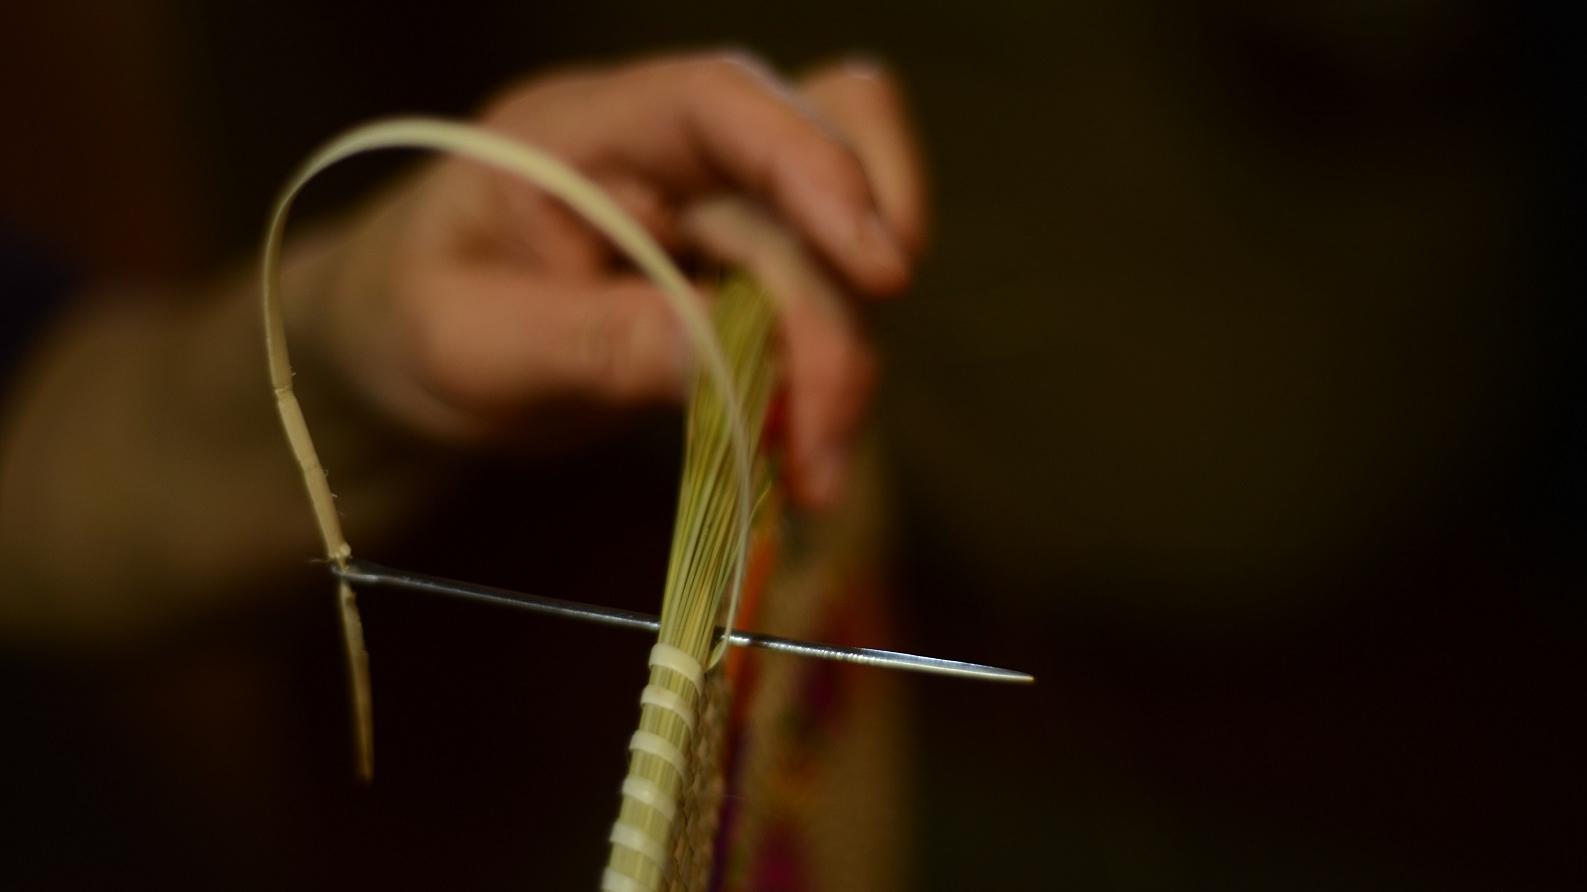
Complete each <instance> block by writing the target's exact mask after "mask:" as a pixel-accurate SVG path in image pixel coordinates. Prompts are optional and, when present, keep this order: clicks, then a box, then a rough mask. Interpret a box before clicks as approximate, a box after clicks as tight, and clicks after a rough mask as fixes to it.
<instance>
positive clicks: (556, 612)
mask: <svg viewBox="0 0 1587 892" xmlns="http://www.w3.org/2000/svg"><path fill="white" fill-rule="evenodd" d="M331 572H332V573H334V574H335V575H337V576H340V577H341V578H343V579H345V580H347V581H348V582H352V583H356V584H358V585H372V586H384V587H386V588H398V589H407V590H409V591H416V592H428V593H430V594H436V595H446V596H448V597H453V598H459V599H461V600H465V601H478V602H481V603H485V604H496V605H499V606H503V607H514V608H517V609H519V610H528V611H531V612H534V613H543V614H546V615H548V616H558V617H562V618H564V619H574V620H579V621H581V622H587V623H597V624H599V625H604V626H618V627H620V628H624V629H644V630H646V631H650V632H655V631H659V630H660V629H661V620H660V619H659V618H657V617H655V616H653V615H651V614H648V613H638V612H636V611H633V610H622V609H619V608H616V607H600V606H597V605H594V604H581V603H579V602H578V601H564V600H561V599H560V598H546V597H542V596H540V595H529V594H524V593H523V592H514V591H508V590H507V589H499V588H492V587H491V586H488V585H477V584H475V583H472V582H457V581H455V580H451V579H442V578H440V577H436V576H426V575H424V574H422V573H413V572H411V571H408V570H393V569H391V568H389V567H382V566H380V565H379V564H374V563H371V562H369V561H362V560H353V561H350V562H348V565H347V568H346V569H345V570H344V569H340V568H336V567H332V568H331ZM727 641H728V643H729V644H733V645H736V646H738V647H760V648H764V649H766V650H773V651H778V652H780V653H790V654H798V655H800V656H805V657H819V658H821V659H823V660H837V661H838V662H841V663H859V664H861V665H864V666H881V667H883V668H887V669H904V670H908V671H910V672H929V673H932V674H935V675H951V676H955V677H957V678H973V679H979V680H981V681H1000V682H1012V683H1015V684H1029V683H1031V682H1033V681H1035V680H1036V679H1035V677H1034V676H1031V675H1028V674H1026V673H1024V672H1015V671H1014V670H1012V669H999V668H998V667H996V666H983V665H981V664H980V663H964V662H960V661H958V660H944V659H941V658H938V657H923V656H919V655H917V654H906V653H900V652H898V651H893V650H878V649H876V648H871V647H840V646H838V645H835V644H817V643H814V642H810V641H798V640H795V639H792V638H782V637H779V636H777V635H761V634H758V633H755V632H744V631H740V630H738V629H734V630H732V631H730V632H728V634H727Z"/></svg>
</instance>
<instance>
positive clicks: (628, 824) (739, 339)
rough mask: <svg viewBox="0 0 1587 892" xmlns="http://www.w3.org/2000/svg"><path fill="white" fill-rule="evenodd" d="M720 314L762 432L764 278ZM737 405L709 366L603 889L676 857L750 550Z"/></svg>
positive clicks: (738, 281) (643, 883)
mask: <svg viewBox="0 0 1587 892" xmlns="http://www.w3.org/2000/svg"><path fill="white" fill-rule="evenodd" d="M712 316H713V317H714V319H715V322H716V328H717V334H718V336H719V337H720V338H721V342H722V346H723V351H724V352H725V353H726V354H727V360H728V365H729V367H730V369H731V371H732V374H733V380H734V383H735V385H736V386H737V388H738V390H737V393H738V398H739V404H740V405H741V406H742V407H743V409H744V412H745V413H746V414H745V415H744V416H743V421H744V422H745V423H746V424H747V425H748V428H749V429H750V430H753V431H757V432H758V431H759V430H760V429H761V427H762V424H763V422H764V419H765V414H766V406H767V403H768V402H769V400H770V396H771V389H772V365H771V362H770V357H769V355H768V353H769V350H768V347H769V343H770V340H771V331H772V323H773V320H774V315H773V309H772V305H771V302H770V301H769V300H768V299H767V297H766V295H765V293H764V292H763V291H761V290H760V289H759V288H758V287H757V286H755V285H753V284H751V283H750V282H749V281H748V280H746V279H744V278H742V277H738V278H734V279H731V280H729V281H728V282H727V283H726V284H725V285H724V287H723V288H722V289H721V291H720V293H719V294H718V296H717V299H716V303H715V305H714V306H713V308H712ZM727 405H728V401H727V400H726V399H725V398H724V395H723V394H722V393H721V392H720V391H719V390H718V388H717V387H716V384H715V382H714V381H713V380H712V379H709V378H704V377H702V378H700V379H699V381H698V382H697V383H696V384H695V387H694V391H693V394H692V396H691V398H690V400H689V409H688V427H687V430H686V434H685V439H684V442H685V446H684V457H683V481H682V484H681V486H680V487H679V491H678V519H677V522H676V524H675V525H674V526H673V529H672V553H671V557H670V560H669V564H668V567H667V584H666V592H665V594H664V596H663V598H662V603H661V631H660V634H659V636H658V641H657V643H656V646H655V647H654V648H653V649H652V650H651V652H650V681H649V684H647V685H646V686H645V689H644V691H643V693H642V694H641V695H640V713H639V730H638V731H637V732H635V733H634V736H633V739H632V740H631V741H630V742H629V747H628V748H629V751H630V752H631V753H632V758H631V759H630V760H629V764H628V777H627V778H626V779H625V780H624V781H623V785H622V794H623V800H622V806H621V809H620V811H619V813H618V817H617V823H616V824H614V825H613V827H612V832H611V836H610V841H611V843H612V848H611V855H610V859H609V860H608V861H607V867H606V871H605V873H604V874H602V878H601V889H602V890H603V892H629V890H654V889H657V888H659V887H660V886H661V883H662V881H663V879H665V877H666V873H667V868H668V866H669V865H670V864H671V863H672V833H673V827H674V825H675V824H676V823H677V812H678V809H679V806H680V805H681V801H680V800H681V799H682V798H683V797H682V795H681V794H682V793H683V791H685V790H687V789H688V781H689V772H690V764H689V759H688V757H687V756H686V755H685V754H687V753H689V752H690V751H691V749H692V747H691V744H692V743H693V740H692V738H693V737H694V736H695V734H696V728H695V726H696V723H697V714H698V713H699V711H700V710H701V708H702V706H703V704H704V702H705V698H706V687H705V682H704V679H705V670H706V669H708V668H709V666H710V665H711V664H714V663H715V660H716V658H718V657H719V656H720V655H721V652H722V649H723V648H725V647H726V646H727V639H726V636H723V637H722V639H721V640H719V641H715V642H713V641H712V640H711V639H712V636H713V635H714V634H715V630H716V628H717V616H718V613H719V612H720V609H721V606H722V603H723V601H724V595H726V598H725V600H727V601H728V603H729V607H728V611H727V612H728V616H729V617H730V618H731V616H732V614H733V613H734V611H735V609H736V604H737V601H738V594H739V591H738V588H737V586H738V585H739V579H738V578H737V577H736V576H735V574H734V572H733V570H734V566H735V564H736V562H737V561H738V560H739V559H740V555H739V554H738V553H737V552H735V550H734V547H733V546H734V544H735V543H734V540H733V537H732V531H733V528H734V520H735V516H734V504H733V489H734V487H733V483H734V471H735V470H736V468H735V466H734V465H733V463H732V461H731V460H730V458H729V452H730V446H731V437H730V436H729V434H728V428H729V426H730V424H731V422H732V421H733V420H735V419H734V418H733V416H732V414H731V413H730V411H729V410H728V409H727ZM730 586H732V588H731V589H730V588H729V587H730ZM700 733H702V734H704V733H706V732H704V731H703V730H702V731H701V732H700Z"/></svg>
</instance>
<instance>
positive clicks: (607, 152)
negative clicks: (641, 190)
mask: <svg viewBox="0 0 1587 892" xmlns="http://www.w3.org/2000/svg"><path fill="white" fill-rule="evenodd" d="M551 92H552V93H555V94H560V99H558V98H556V96H554V95H544V96H540V97H537V98H536V100H535V101H530V100H529V98H528V97H526V101H525V102H524V103H522V104H521V106H515V104H514V103H511V102H509V103H508V104H507V106H506V107H505V108H504V109H503V112H502V114H500V115H499V116H497V121H498V123H499V126H502V127H503V128H504V129H508V130H510V131H515V132H519V133H522V134H523V135H526V136H528V137H530V138H532V139H535V140H536V141H537V142H541V143H542V144H544V145H546V146H547V147H548V148H550V149H552V150H553V151H559V152H562V153H564V154H565V155H567V156H568V157H569V160H571V161H573V162H574V163H575V164H578V165H580V166H585V167H589V168H593V169H596V170H599V169H601V168H609V167H613V166H617V167H626V168H629V169H632V170H635V171H638V172H640V173H642V174H643V175H644V176H646V177H647V178H649V179H651V180H653V181H654V182H656V183H657V184H658V185H660V186H662V187H663V188H665V189H667V190H669V191H671V192H672V193H674V194H675V195H677V196H679V197H690V196H695V195H700V194H704V193H708V192H711V191H715V190H718V189H720V188H721V187H722V186H723V185H727V186H730V187H736V188H738V189H742V190H744V191H746V192H748V193H750V194H751V195H753V196H755V197H756V198H759V199H760V200H762V201H764V202H765V203H767V204H768V205H769V206H771V207H772V208H773V209H775V210H776V211H777V212H778V213H779V214H780V215H781V216H783V217H784V218H785V219H786V220H787V221H788V222H789V223H790V224H791V226H792V227H793V228H794V230H795V231H797V232H798V233H799V234H800V235H801V237H803V238H804V239H805V240H807V241H808V242H809V243H810V244H811V246H813V247H814V248H815V249H816V251H817V252H818V253H819V254H820V255H821V256H822V257H823V258H824V259H826V260H827V261H828V262H829V263H831V264H832V266H833V267H834V268H835V269H837V270H838V271H839V272H841V273H842V274H843V276H844V277H845V278H846V279H847V280H848V281H849V283H850V284H851V285H853V286H854V287H855V288H856V289H857V290H860V291H863V292H866V293H870V294H888V293H892V292H896V291H898V290H899V289H901V288H903V286H904V285H905V284H906V283H907V281H908V277H909V266H908V257H907V254H906V253H905V251H904V250H903V249H902V248H901V247H900V244H899V239H898V236H897V235H896V234H895V233H893V232H892V230H891V229H890V228H889V227H888V225H887V224H886V223H885V222H884V221H883V218H882V216H881V214H880V213H879V211H880V209H879V207H878V205H877V202H876V198H875V194H874V192H873V190H872V188H871V184H870V182H869V180H868V179H867V177H866V173H865V170H864V168H863V167H862V165H861V164H860V162H859V159H858V158H856V157H855V155H854V153H853V152H851V151H850V150H849V149H848V147H847V146H846V145H845V144H844V143H843V142H842V141H841V139H840V138H839V137H838V136H837V135H836V134H834V133H833V132H831V131H830V130H828V129H827V128H826V127H825V126H823V125H822V124H821V122H820V121H819V120H817V119H816V118H815V117H814V116H813V115H812V114H810V113H809V112H808V111H807V110H806V109H805V108H804V107H803V106H802V105H801V104H800V102H799V100H797V99H796V98H795V97H794V95H793V93H792V92H791V91H790V90H788V89H787V88H786V87H785V86H784V85H783V84H781V83H780V82H779V81H778V80H777V79H776V78H775V76H773V75H772V74H770V73H769V72H768V71H767V70H766V69H765V68H764V67H762V66H760V65H759V64H758V63H755V62H754V61H753V60H750V59H747V58H745V57H743V56H739V55H732V54H718V55H711V56H700V57H689V58H685V59H672V60H664V61H661V62H649V63H642V64H639V65H636V66H634V67H632V68H630V69H627V70H625V71H622V72H620V73H619V74H618V75H615V76H608V77H588V76H586V77H583V78H581V79H576V80H574V81H571V82H568V83H565V84H563V85H562V87H561V89H560V90H555V91H551Z"/></svg>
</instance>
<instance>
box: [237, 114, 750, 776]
mask: <svg viewBox="0 0 1587 892" xmlns="http://www.w3.org/2000/svg"><path fill="white" fill-rule="evenodd" d="M380 149H430V150H437V151H444V152H450V153H452V154H455V155H460V156H463V157H467V158H470V159H472V160H474V161H478V162H481V163H484V164H487V165H490V166H492V167H496V168H498V169H500V170H503V171H506V172H507V173H510V174H513V175H515V176H517V177H519V178H521V179H524V180H526V181H528V182H529V183H530V184H532V185H535V186H537V187H539V188H541V189H544V190H545V191H547V192H549V193H551V194H552V195H554V196H556V197H557V198H560V199H561V200H562V201H563V202H565V203H566V204H567V205H568V206H569V207H571V208H573V210H574V211H576V212H577V213H578V214H580V215H581V216H582V217H584V219H585V220H587V221H588V222H589V223H590V225H592V226H594V227H595V228H596V229H598V230H599V231H600V232H601V233H603V234H604V235H605V236H606V237H607V238H609V239H611V240H612V242H613V243H614V244H616V245H617V246H618V247H619V248H621V249H622V250H623V252H624V253H625V254H627V255H628V257H629V259H630V260H632V261H633V262H634V265H635V266H637V267H639V269H640V270H642V271H643V272H644V273H645V274H646V275H647V276H648V277H649V278H650V279H651V281H653V282H655V284H656V285H657V287H659V288H660V289H661V292H662V294H663V295H664V296H665V297H666V299H667V301H668V304H669V306H670V307H671V308H672V311H673V312H674V313H675V314H676V315H677V317H678V320H679V321H680V323H681V324H682V326H683V329H684V333H685V334H686V335H687V337H688V338H689V340H690V342H691V344H692V346H693V347H694V350H695V354H696V357H697V358H698V359H699V360H700V361H701V363H702V371H703V372H704V373H705V375H706V376H707V377H708V378H709V379H710V380H711V381H713V382H714V384H715V387H716V391H717V393H718V394H720V400H721V401H722V412H721V416H720V420H721V421H722V422H723V423H725V424H726V426H727V429H728V435H729V439H730V441H731V444H732V447H731V448H732V455H733V462H734V465H735V467H736V471H737V476H738V490H739V491H738V503H739V504H738V512H737V514H738V519H739V523H738V530H737V549H736V559H735V560H734V562H733V570H732V574H731V575H732V579H733V582H732V584H731V585H730V587H729V588H730V592H731V601H730V602H729V605H730V606H729V608H728V621H729V624H731V621H732V618H733V617H734V616H735V615H736V613H737V605H738V594H739V589H740V588H742V580H743V574H744V560H745V554H746V552H747V550H748V543H749V523H750V516H751V511H752V505H751V501H750V490H751V472H750V449H749V434H748V432H747V431H746V430H745V424H744V413H743V410H742V408H741V406H740V404H739V399H738V395H737V392H736V391H735V389H734V388H733V386H732V383H731V381H732V378H731V376H730V374H729V372H728V366H727V361H726V359H725V357H724V356H723V353H722V350H721V348H720V346H719V345H718V344H717V341H716V338H715V335H714V334H713V332H712V328H711V326H710V324H709V323H708V321H707V319H706V315H705V312H704V311H703V310H702V309H701V307H700V305H699V301H698V298H697V296H696V294H695V292H694V289H693V288H692V287H691V286H690V285H689V283H688V281H687V280H686V279H685V278H684V277H683V274H682V273H680V272H679V271H678V269H677V267H676V266H674V265H673V263H672V261H671V259H670V258H668V256H667V254H666V252H665V251H663V250H662V249H661V247H660V246H659V245H657V244H656V242H655V240H654V239H652V238H651V237H650V235H649V234H648V233H647V232H645V230H644V228H643V227H642V226H640V225H639V224H638V223H636V222H634V220H633V219H632V218H631V217H629V216H628V215H627V214H626V213H624V212H623V211H622V209H621V208H619V207H618V206H617V205H616V203H614V202H613V201H612V200H611V199H610V198H608V197H607V196H606V194H605V193H604V192H602V191H601V189H600V188H599V187H597V186H596V185H594V184H593V183H591V182H590V181H589V180H587V179H585V178H584V177H583V176H582V175H580V174H579V173H578V172H577V171H575V170H573V169H572V168H571V167H568V166H567V165H566V164H564V163H562V162H561V161H559V160H557V159H556V158H555V157H553V156H551V155H549V154H547V153H545V152H543V151H540V150H538V149H535V148H533V147H531V146H527V145H524V144H522V143H518V142H514V141H513V140H510V139H508V138H506V137H504V136H501V135H499V134H496V133H492V132H490V131H488V130H484V129H481V128H478V127H473V126H469V125H465V124H457V123H454V122H450V121H442V120H436V119H426V118H400V119H392V120H388V121H377V122H375V123H372V124H367V125H364V126H362V127H358V128H355V129H353V130H351V131H348V132H347V133H344V134H342V135H341V136H339V137H337V138H336V139H333V140H331V141H330V142H329V143H327V144H326V145H325V146H324V147H322V148H321V149H320V150H319V151H317V152H315V153H314V154H313V155H312V156H310V158H309V160H308V161H307V162H305V163H304V164H303V166H302V167H300V168H299V169H298V171H297V172H296V173H295V174H294V175H293V176H292V178H291V179H290V180H289V181H288V183H287V186H286V187H285V188H284V189H282V190H281V193H280V194H279V196H278V197H277V199H276V203H275V207H274V209H273V210H272V212H271V215H270V223H269V227H268V229H267V231H266V234H265V240H264V249H263V252H262V259H261V263H260V279H261V301H262V308H263V313H264V324H265V351H266V355H267V357H268V359H269V366H270V384H271V387H272V389H273V390H274V392H275V398H276V409H277V412H278V413H279V414H280V416H281V424H282V426H283V427H284V428H285V430H286V436H287V441H288V443H289V444H290V445H291V448H292V454H293V457H294V458H295V459H296V460H297V463H298V468H299V470H300V472H301V473H302V476H303V483H304V486H305V487H306V488H307V490H308V494H309V502H310V504H311V505H312V507H313V510H314V519H315V523H316V524H317V525H318V527H319V530H320V538H321V539H322V540H323V541H324V543H325V554H326V556H327V557H328V558H329V559H330V560H331V562H332V563H333V564H335V565H336V566H337V567H338V568H340V569H345V568H346V566H347V560H348V558H349V557H350V556H351V554H352V549H351V548H350V547H349V546H348V544H347V540H346V539H345V538H344V537H343V535H342V529H341V522H340V520H339V518H338V517H337V514H336V503H335V499H334V496H333V495H332V494H331V487H330V482H329V481H328V480H327V479H326V477H325V470H324V468H322V467H321V466H320V461H319V457H318V455H317V454H316V452H315V449H314V442H313V439H312V438H311V437H310V436H309V430H308V425H307V423H306V422H305V421H304V418H303V411H302V409H301V407H300V406H299V405H298V401H297V398H296V396H294V394H293V393H292V364H291V360H290V357H289V355H288V353H287V342H286V321H285V318H284V315H283V313H282V309H281V301H280V287H281V273H280V261H281V249H282V242H283V238H284V235H285V231H286V223H287V216H288V214H289V212H290V211H291V208H292V202H293V199H295V198H296V197H297V194H298V192H299V191H300V190H301V189H302V188H303V186H304V185H305V184H306V183H307V182H308V181H309V180H310V179H312V178H313V177H314V176H315V175H316V174H318V173H319V172H320V171H322V170H324V169H325V168H327V167H330V166H331V165H333V164H335V163H336V162H338V161H341V160H343V159H345V158H348V157H350V156H352V155H356V154H359V153H361V152H369V151H376V150H380ZM337 602H338V604H339V606H340V610H341V621H342V638H343V645H344V648H345V650H346V658H347V666H348V677H349V682H350V685H351V688H352V700H353V707H354V716H355V728H356V735H357V741H358V771H359V775H360V776H361V777H363V778H364V779H366V780H367V779H369V778H370V777H371V776H372V775H373V772H374V741H373V718H372V711H371V702H370V686H369V656H368V653H367V652H366V650H365V649H364V640H363V628H362V624H361V623H360V621H359V617H358V607H357V602H356V600H355V598H354V595H353V591H352V589H351V588H350V587H349V586H348V584H347V583H346V582H341V583H339V584H338V586H337ZM725 647H726V639H725V637H724V639H723V641H722V642H721V643H720V644H719V645H718V647H717V648H716V649H715V651H714V652H713V653H712V654H711V657H710V661H709V662H710V664H711V665H715V663H716V662H717V661H718V660H719V659H721V656H722V652H723V650H724V649H725Z"/></svg>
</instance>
